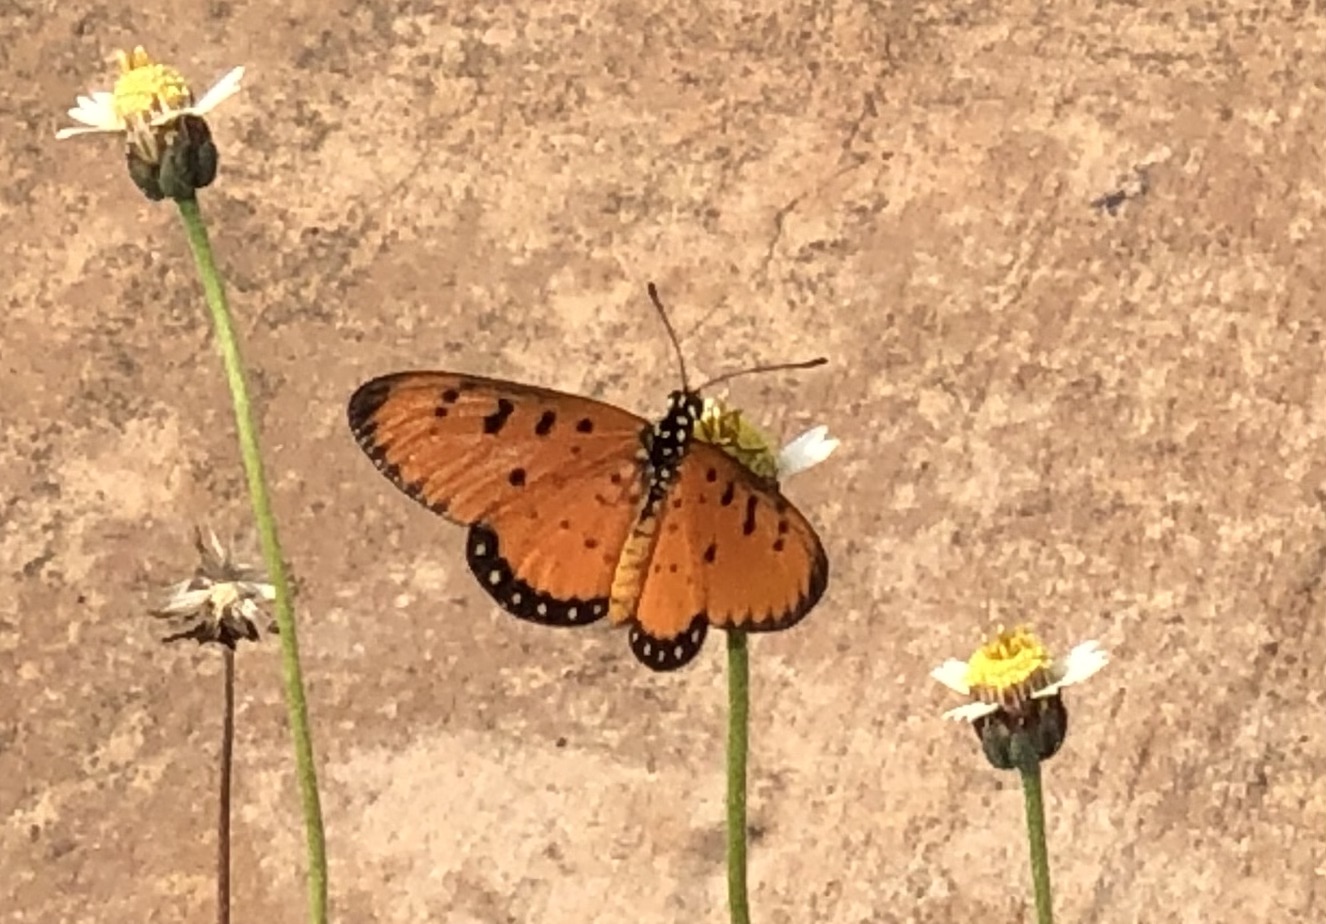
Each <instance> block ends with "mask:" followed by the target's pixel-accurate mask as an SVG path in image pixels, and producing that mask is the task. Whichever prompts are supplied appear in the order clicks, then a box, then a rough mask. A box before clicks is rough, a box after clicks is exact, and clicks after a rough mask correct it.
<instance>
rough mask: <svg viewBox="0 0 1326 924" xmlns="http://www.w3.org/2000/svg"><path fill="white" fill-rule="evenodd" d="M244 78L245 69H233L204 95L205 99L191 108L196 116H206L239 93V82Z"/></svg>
mask: <svg viewBox="0 0 1326 924" xmlns="http://www.w3.org/2000/svg"><path fill="white" fill-rule="evenodd" d="M243 78H244V68H243V67H236V68H233V69H232V70H231V71H230V73H228V74H226V76H224V77H222V78H221V79H220V80H218V81H217V82H216V85H215V86H214V87H212V89H210V90H208V91H207V92H206V93H204V94H203V98H202V99H200V100H198V102H197V103H195V104H194V105H192V106H190V107H189V111H190V112H192V113H193V114H194V115H206V114H207V113H208V112H211V111H212V110H213V109H215V108H216V107H217V106H219V105H220V104H221V103H223V102H225V101H226V100H228V99H230V97H232V96H234V95H235V94H236V93H238V92H239V89H240V88H239V82H240V80H242V79H243Z"/></svg>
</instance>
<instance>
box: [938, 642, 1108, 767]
mask: <svg viewBox="0 0 1326 924" xmlns="http://www.w3.org/2000/svg"><path fill="white" fill-rule="evenodd" d="M1107 663H1109V656H1108V655H1107V654H1106V653H1105V651H1104V650H1103V649H1102V648H1101V647H1100V644H1099V643H1098V642H1094V641H1088V642H1083V643H1082V644H1080V645H1077V646H1076V647H1074V648H1073V649H1072V650H1071V651H1069V652H1068V654H1067V655H1066V656H1065V657H1064V658H1063V659H1062V660H1057V659H1055V658H1053V657H1052V656H1051V655H1050V653H1049V651H1048V650H1047V649H1046V648H1045V646H1044V645H1042V644H1041V642H1040V640H1039V639H1037V638H1036V636H1035V635H1034V634H1033V633H1032V632H1031V631H1030V630H1028V629H1026V628H1021V627H1020V628H1016V629H1012V630H1006V629H1003V628H1000V630H999V631H998V633H996V635H995V637H994V638H992V639H991V640H990V641H988V642H986V643H985V644H984V645H982V646H981V647H980V648H978V649H977V650H976V653H975V654H973V655H972V656H971V658H969V659H968V660H967V661H959V660H956V659H954V658H950V659H949V660H947V661H945V662H944V663H943V664H941V665H940V666H939V667H937V668H935V669H934V670H933V671H931V672H930V676H931V677H933V678H934V679H935V680H938V681H939V682H940V683H942V684H943V685H944V686H946V687H948V688H949V689H950V690H953V691H954V692H955V693H960V694H962V695H963V696H967V697H969V698H970V699H971V700H972V701H971V702H969V703H966V704H964V705H962V706H958V707H957V708H955V709H950V710H948V711H947V712H945V713H944V718H946V719H955V720H959V721H965V722H971V723H972V724H973V725H974V726H976V731H977V734H978V735H979V736H980V737H981V740H982V742H983V744H984V745H985V748H986V753H987V755H988V756H991V760H992V761H993V762H994V763H995V764H996V766H1001V767H1007V766H1010V764H1008V763H1007V762H1005V761H1006V759H1007V758H1008V754H1007V746H1008V744H1009V742H1010V736H1012V735H1014V734H1015V733H1025V734H1026V735H1028V736H1029V737H1030V739H1031V741H1032V744H1033V746H1034V747H1035V749H1036V751H1037V753H1038V756H1039V757H1040V759H1042V760H1043V759H1045V758H1047V757H1049V756H1051V755H1053V754H1054V753H1055V752H1056V751H1057V750H1058V749H1059V746H1060V745H1061V744H1062V743H1063V738H1064V735H1065V734H1066V733H1067V722H1068V715H1067V712H1066V711H1065V710H1064V706H1063V700H1062V697H1061V696H1060V693H1061V691H1062V690H1063V688H1064V687H1068V686H1072V685H1073V684H1075V683H1080V682H1082V681H1083V680H1086V679H1087V678H1088V677H1090V676H1092V675H1093V674H1095V673H1097V672H1098V671H1099V670H1100V669H1101V668H1102V667H1104V666H1105V665H1106V664H1107ZM992 747H993V748H994V749H995V750H996V751H998V752H999V753H1000V755H1001V756H1002V758H1003V760H996V759H995V756H994V755H992V754H991V749H992Z"/></svg>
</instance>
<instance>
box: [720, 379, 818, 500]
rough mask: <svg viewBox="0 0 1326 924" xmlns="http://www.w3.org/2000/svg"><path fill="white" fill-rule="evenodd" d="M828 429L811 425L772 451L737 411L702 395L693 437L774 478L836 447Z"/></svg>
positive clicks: (799, 469) (808, 464)
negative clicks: (700, 409)
mask: <svg viewBox="0 0 1326 924" xmlns="http://www.w3.org/2000/svg"><path fill="white" fill-rule="evenodd" d="M828 433H829V428H828V427H825V426H823V425H820V426H818V427H812V428H811V429H809V430H807V431H806V432H805V433H803V434H801V435H800V436H798V437H797V438H796V439H794V440H792V442H790V443H788V444H787V445H786V446H784V447H783V448H782V450H780V451H779V452H777V453H775V452H774V450H773V447H772V444H771V442H770V441H769V439H768V437H766V436H765V435H764V434H763V433H761V432H760V430H759V429H758V428H757V427H756V426H755V425H754V424H752V423H751V422H750V421H748V420H747V419H746V418H745V417H744V416H743V415H742V413H741V411H738V410H736V409H733V408H729V407H728V406H727V405H726V404H724V403H723V402H722V401H720V400H718V399H716V398H705V399H704V409H703V410H702V411H701V413H700V419H699V421H697V422H696V425H695V438H696V439H698V440H700V441H702V442H705V443H712V444H713V445H714V446H717V447H718V448H719V449H721V450H723V451H724V452H725V453H727V454H728V455H730V456H732V458H734V459H736V460H737V461H738V462H740V463H741V464H742V465H744V466H745V467H746V468H748V469H750V470H751V471H752V472H754V473H755V474H757V475H759V476H760V477H762V478H767V479H769V480H770V481H778V480H779V479H781V478H787V477H789V476H791V475H795V474H797V473H798V472H803V471H805V470H806V469H808V468H811V467H812V466H815V465H818V464H819V463H821V462H823V461H824V460H825V459H827V458H828V457H829V456H830V455H831V454H832V453H833V451H834V450H835V449H837V448H838V440H836V439H830V438H829V436H828Z"/></svg>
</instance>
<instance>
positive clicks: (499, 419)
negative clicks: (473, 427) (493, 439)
mask: <svg viewBox="0 0 1326 924" xmlns="http://www.w3.org/2000/svg"><path fill="white" fill-rule="evenodd" d="M515 410H516V406H515V405H514V404H512V403H511V402H510V401H508V400H507V399H506V398H498V399H497V410H495V411H493V412H492V413H491V414H489V415H488V416H487V417H485V418H484V419H483V432H484V433H487V434H488V435H489V436H496V435H497V434H499V433H501V432H502V428H503V427H505V426H506V422H507V420H508V418H510V417H511V415H512V414H513V413H515Z"/></svg>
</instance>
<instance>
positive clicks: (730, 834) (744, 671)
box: [727, 630, 750, 924]
mask: <svg viewBox="0 0 1326 924" xmlns="http://www.w3.org/2000/svg"><path fill="white" fill-rule="evenodd" d="M727 699H728V725H727V903H728V908H729V910H730V912H731V919H732V924H750V901H749V898H748V896H747V893H746V754H747V751H748V748H749V743H750V742H749V733H750V657H749V653H748V651H747V648H746V633H745V632H742V631H740V630H732V631H729V632H728V633H727Z"/></svg>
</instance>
